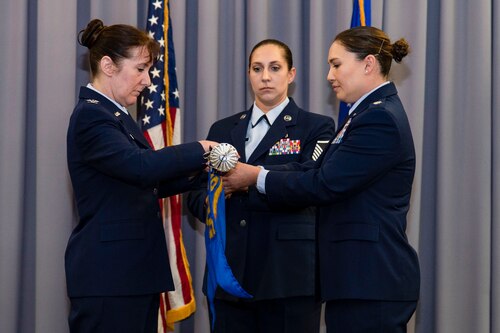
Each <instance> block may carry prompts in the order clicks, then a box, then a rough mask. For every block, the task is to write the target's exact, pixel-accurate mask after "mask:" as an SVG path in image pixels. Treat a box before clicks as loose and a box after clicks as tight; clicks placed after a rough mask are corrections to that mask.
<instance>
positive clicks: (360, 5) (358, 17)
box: [338, 0, 372, 128]
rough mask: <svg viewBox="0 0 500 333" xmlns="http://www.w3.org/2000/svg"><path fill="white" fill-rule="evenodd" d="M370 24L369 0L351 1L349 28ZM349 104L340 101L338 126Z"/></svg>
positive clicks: (370, 8)
mask: <svg viewBox="0 0 500 333" xmlns="http://www.w3.org/2000/svg"><path fill="white" fill-rule="evenodd" d="M371 25H372V6H371V0H353V2H352V17H351V28H354V27H359V26H371ZM349 109H350V106H349V105H347V104H346V103H344V102H340V106H339V122H338V126H339V128H340V126H341V125H342V123H343V122H344V120H345V119H346V117H347V115H348V114H349Z"/></svg>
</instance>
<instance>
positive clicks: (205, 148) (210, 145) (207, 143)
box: [198, 140, 219, 153]
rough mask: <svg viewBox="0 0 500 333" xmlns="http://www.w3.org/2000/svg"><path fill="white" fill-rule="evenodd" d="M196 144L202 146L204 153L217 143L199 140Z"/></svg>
mask: <svg viewBox="0 0 500 333" xmlns="http://www.w3.org/2000/svg"><path fill="white" fill-rule="evenodd" d="M198 142H199V143H200V144H201V145H202V146H203V149H204V150H205V153H206V152H209V151H210V149H211V148H213V147H215V146H217V145H218V144H219V143H218V142H215V141H210V140H200V141H198Z"/></svg>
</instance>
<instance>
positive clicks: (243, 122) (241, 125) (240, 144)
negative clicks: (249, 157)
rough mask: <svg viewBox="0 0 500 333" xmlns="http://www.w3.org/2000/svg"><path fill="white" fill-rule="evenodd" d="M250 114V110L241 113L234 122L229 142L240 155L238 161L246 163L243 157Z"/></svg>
mask: <svg viewBox="0 0 500 333" xmlns="http://www.w3.org/2000/svg"><path fill="white" fill-rule="evenodd" d="M251 114H252V108H250V110H248V111H246V112H244V113H242V114H241V115H240V118H239V119H238V120H237V121H236V123H235V126H234V127H233V129H232V130H231V142H232V143H233V146H234V148H236V150H237V151H238V153H239V154H240V160H242V161H246V156H245V142H246V136H247V128H248V122H249V121H250V118H251V117H250V115H251Z"/></svg>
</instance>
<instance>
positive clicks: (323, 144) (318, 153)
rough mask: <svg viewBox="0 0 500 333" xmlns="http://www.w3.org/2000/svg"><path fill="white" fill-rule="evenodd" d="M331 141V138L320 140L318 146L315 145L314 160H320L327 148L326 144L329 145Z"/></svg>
mask: <svg viewBox="0 0 500 333" xmlns="http://www.w3.org/2000/svg"><path fill="white" fill-rule="evenodd" d="M329 142H330V140H318V141H317V142H316V146H315V147H314V151H313V154H312V160H313V161H317V160H318V158H319V157H320V156H321V154H322V153H323V151H324V150H325V149H326V146H327V145H328V143H329Z"/></svg>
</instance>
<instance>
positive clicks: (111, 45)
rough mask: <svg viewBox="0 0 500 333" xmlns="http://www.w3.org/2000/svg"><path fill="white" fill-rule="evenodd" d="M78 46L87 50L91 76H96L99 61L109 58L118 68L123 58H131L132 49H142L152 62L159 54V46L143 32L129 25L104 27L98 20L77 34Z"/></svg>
mask: <svg viewBox="0 0 500 333" xmlns="http://www.w3.org/2000/svg"><path fill="white" fill-rule="evenodd" d="M78 42H79V43H80V45H82V46H85V47H87V48H88V49H89V51H90V52H89V62H90V70H91V73H92V76H94V75H96V74H97V72H98V68H99V61H101V59H102V57H104V56H109V57H110V58H111V60H113V62H114V63H115V64H116V65H117V66H119V65H120V62H121V61H122V60H123V59H125V58H127V59H128V58H131V57H132V55H131V53H130V51H131V49H132V48H135V47H144V48H145V49H146V50H147V51H148V53H149V60H150V61H153V59H156V58H157V57H158V54H159V53H160V45H159V44H158V42H156V41H155V40H154V39H152V38H150V37H149V36H148V35H147V34H146V33H145V32H144V31H141V30H139V29H137V28H136V27H133V26H131V25H125V24H115V25H110V26H105V25H104V24H103V22H102V21H101V20H99V19H94V20H92V21H90V22H89V23H88V24H87V27H86V28H85V29H83V30H82V31H80V33H79V34H78Z"/></svg>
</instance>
